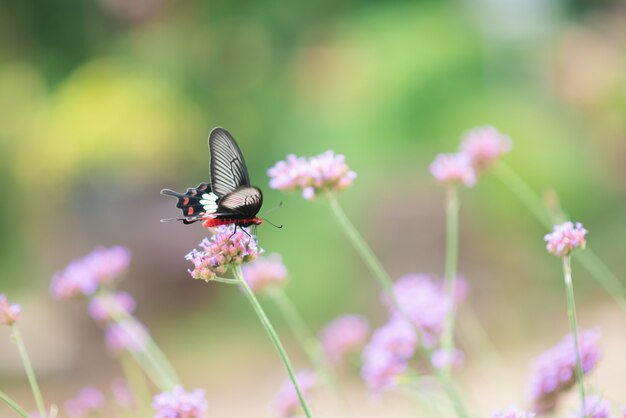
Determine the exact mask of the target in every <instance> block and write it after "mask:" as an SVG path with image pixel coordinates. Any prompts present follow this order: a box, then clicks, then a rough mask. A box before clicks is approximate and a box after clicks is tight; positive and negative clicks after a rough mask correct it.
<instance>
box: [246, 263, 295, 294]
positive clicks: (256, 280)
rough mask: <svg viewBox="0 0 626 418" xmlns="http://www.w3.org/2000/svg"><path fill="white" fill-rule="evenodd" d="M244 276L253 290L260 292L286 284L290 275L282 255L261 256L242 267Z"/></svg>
mask: <svg viewBox="0 0 626 418" xmlns="http://www.w3.org/2000/svg"><path fill="white" fill-rule="evenodd" d="M241 270H242V272H243V277H244V279H245V280H246V283H248V286H250V289H252V291H253V292H255V293H259V292H262V291H264V290H266V289H267V288H269V287H271V286H284V285H285V284H286V283H287V280H288V278H289V275H288V273H287V267H285V265H284V264H283V261H282V259H281V258H280V255H278V254H270V255H268V256H267V257H259V258H257V259H256V260H254V261H253V262H251V263H250V264H246V265H245V266H243V267H242V269H241Z"/></svg>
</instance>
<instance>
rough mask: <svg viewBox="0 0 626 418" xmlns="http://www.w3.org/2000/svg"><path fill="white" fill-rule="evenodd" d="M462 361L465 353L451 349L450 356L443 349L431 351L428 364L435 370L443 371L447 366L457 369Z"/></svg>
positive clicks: (448, 352)
mask: <svg viewBox="0 0 626 418" xmlns="http://www.w3.org/2000/svg"><path fill="white" fill-rule="evenodd" d="M451 357H452V358H451ZM464 360H465V353H464V352H463V351H461V350H459V349H458V348H455V349H453V351H452V355H450V351H448V350H446V349H443V348H440V349H438V350H435V351H433V352H432V354H431V355H430V362H431V364H432V365H433V367H436V368H437V369H444V368H445V367H446V366H448V364H449V365H450V367H451V368H452V369H459V368H460V367H461V366H462V365H463V361H464Z"/></svg>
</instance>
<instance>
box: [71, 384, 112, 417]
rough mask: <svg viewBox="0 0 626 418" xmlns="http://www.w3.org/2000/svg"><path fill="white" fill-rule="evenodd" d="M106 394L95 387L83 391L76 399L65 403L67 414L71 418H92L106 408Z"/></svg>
mask: <svg viewBox="0 0 626 418" xmlns="http://www.w3.org/2000/svg"><path fill="white" fill-rule="evenodd" d="M104 405H105V398H104V394H103V393H102V392H101V391H100V390H98V389H96V388H93V387H86V388H83V389H81V391H80V392H79V393H78V395H77V396H76V397H75V398H72V399H70V400H68V401H65V404H64V405H63V406H64V410H65V414H66V415H67V416H68V417H70V418H83V417H89V416H92V414H95V413H97V412H98V411H99V410H101V409H102V408H104Z"/></svg>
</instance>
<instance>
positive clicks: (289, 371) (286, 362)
mask: <svg viewBox="0 0 626 418" xmlns="http://www.w3.org/2000/svg"><path fill="white" fill-rule="evenodd" d="M233 272H234V275H235V278H236V279H237V280H238V281H239V285H240V287H241V289H242V291H243V293H244V294H245V295H246V297H247V298H248V301H249V302H250V304H251V305H252V307H253V308H254V311H255V312H256V314H257V316H258V317H259V320H260V321H261V324H262V325H263V327H264V328H265V331H266V332H267V334H268V335H269V337H270V340H271V341H272V343H273V344H274V347H275V348H276V351H278V355H279V356H280V358H281V360H282V361H283V364H284V365H285V368H286V369H287V374H288V375H289V379H291V382H292V383H293V386H294V389H295V390H296V393H297V394H298V399H299V401H300V405H301V406H302V409H303V411H304V413H305V415H306V416H307V418H310V417H311V413H310V411H309V407H308V405H307V403H306V400H305V399H304V396H303V395H302V391H301V390H300V387H299V385H298V382H297V380H296V375H295V373H294V371H293V366H292V365H291V361H289V357H288V356H287V352H286V351H285V348H284V347H283V345H282V343H281V342H280V339H279V338H278V334H276V331H275V330H274V327H273V326H272V323H271V322H270V320H269V318H268V317H267V315H266V314H265V311H264V310H263V308H262V307H261V304H260V303H259V301H258V300H257V298H256V297H255V296H254V293H253V292H252V290H251V289H250V286H248V284H247V283H246V281H245V280H244V278H243V274H242V272H241V267H240V266H239V265H235V266H234V267H233Z"/></svg>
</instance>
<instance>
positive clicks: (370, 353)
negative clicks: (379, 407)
mask: <svg viewBox="0 0 626 418" xmlns="http://www.w3.org/2000/svg"><path fill="white" fill-rule="evenodd" d="M406 369H407V360H406V359H403V358H400V357H398V356H397V355H395V354H394V353H393V352H391V351H389V350H386V349H385V348H383V347H379V346H378V345H376V344H374V345H368V346H367V347H365V349H363V367H361V377H362V378H363V380H364V381H365V383H366V384H367V387H368V388H369V389H370V390H371V391H372V392H374V393H378V392H380V391H382V390H388V389H391V388H393V387H395V386H396V385H397V384H398V380H399V377H400V376H401V375H402V374H403V373H404V372H405V371H406Z"/></svg>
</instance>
